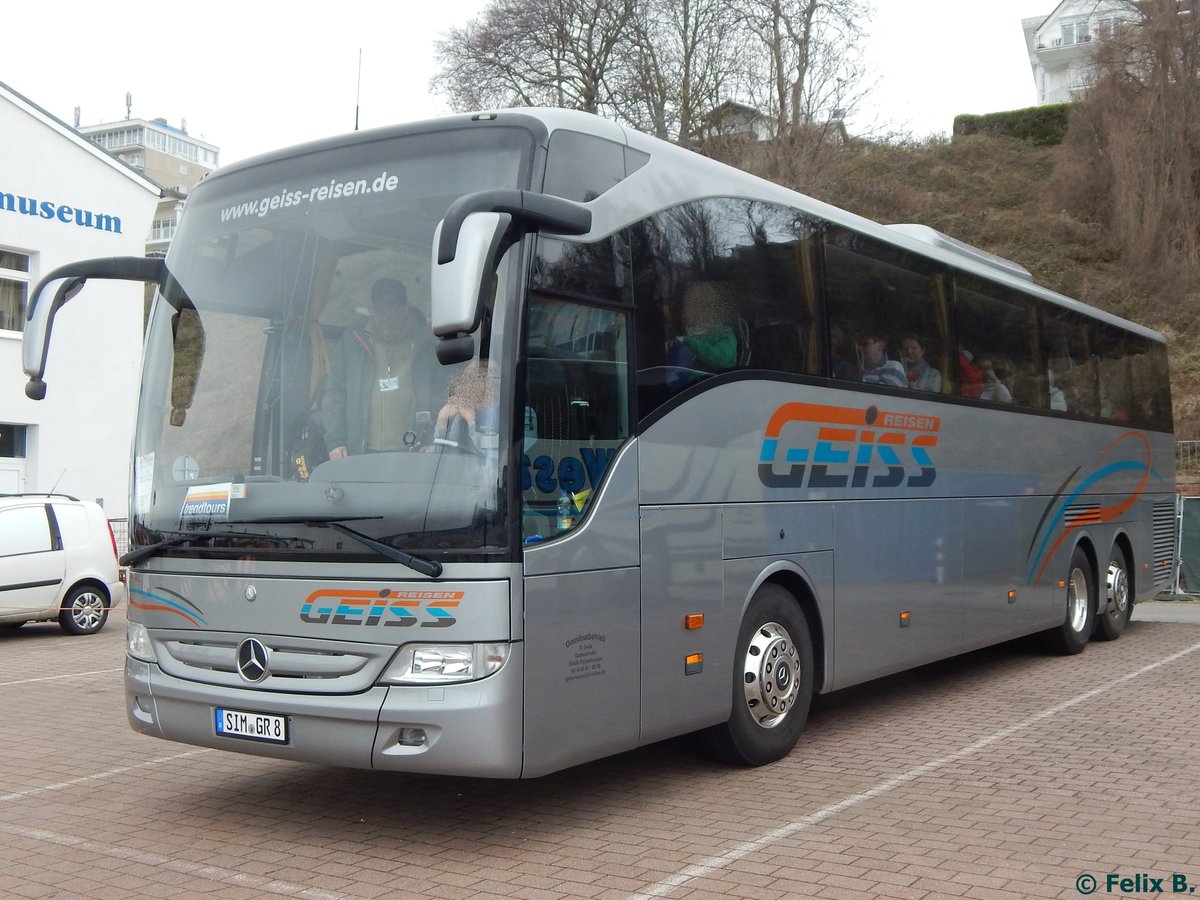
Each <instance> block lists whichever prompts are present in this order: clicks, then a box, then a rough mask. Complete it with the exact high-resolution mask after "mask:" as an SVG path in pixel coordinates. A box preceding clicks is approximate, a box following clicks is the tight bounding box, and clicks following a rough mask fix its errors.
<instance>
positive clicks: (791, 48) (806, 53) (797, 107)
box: [735, 0, 870, 136]
mask: <svg viewBox="0 0 1200 900" xmlns="http://www.w3.org/2000/svg"><path fill="white" fill-rule="evenodd" d="M735 8H736V10H737V13H738V16H739V19H740V21H741V23H742V26H743V27H744V28H745V29H746V30H747V31H748V33H750V34H751V35H753V36H754V38H755V40H756V42H757V43H758V45H759V47H760V48H761V51H760V52H761V57H760V58H761V59H762V61H763V65H764V69H765V71H764V73H763V76H762V77H761V78H760V79H759V80H758V83H759V84H760V85H763V86H766V87H767V93H766V95H765V97H763V98H762V99H764V100H765V101H766V106H767V108H768V109H769V111H770V113H771V115H772V118H773V119H774V122H775V129H776V133H777V134H778V135H780V136H783V135H785V134H788V133H789V132H793V131H795V130H797V129H798V128H801V127H803V126H807V125H810V124H812V123H814V122H825V121H829V120H830V119H831V118H833V117H834V116H833V113H834V110H836V109H843V110H845V109H846V108H847V105H848V102H849V99H850V98H851V96H852V95H853V93H854V91H855V89H856V85H857V83H858V81H859V80H860V79H861V76H862V67H861V64H860V62H859V59H858V54H857V47H858V46H859V43H860V41H861V39H862V36H863V33H864V29H865V25H866V21H867V19H868V16H869V9H870V8H869V6H868V4H867V2H866V0H735Z"/></svg>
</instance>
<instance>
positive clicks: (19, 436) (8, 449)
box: [0, 422, 28, 459]
mask: <svg viewBox="0 0 1200 900" xmlns="http://www.w3.org/2000/svg"><path fill="white" fill-rule="evenodd" d="M27 428H28V426H27V425H11V424H9V423H8V422H0V457H3V458H5V459H24V458H25V437H26V435H25V432H26V429H27Z"/></svg>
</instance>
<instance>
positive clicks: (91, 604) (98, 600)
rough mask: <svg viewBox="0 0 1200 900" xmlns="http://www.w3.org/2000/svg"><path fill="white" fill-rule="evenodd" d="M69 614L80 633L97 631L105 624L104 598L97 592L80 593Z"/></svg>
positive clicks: (73, 601)
mask: <svg viewBox="0 0 1200 900" xmlns="http://www.w3.org/2000/svg"><path fill="white" fill-rule="evenodd" d="M69 612H70V616H71V619H72V620H73V621H74V622H75V624H76V625H77V626H79V629H80V631H85V632H89V631H95V630H96V629H97V628H99V627H100V626H101V625H103V624H104V616H105V606H104V597H102V596H101V595H100V594H98V593H97V592H96V591H80V592H79V593H78V594H76V595H75V598H74V599H73V600H72V601H71V606H70V609H69Z"/></svg>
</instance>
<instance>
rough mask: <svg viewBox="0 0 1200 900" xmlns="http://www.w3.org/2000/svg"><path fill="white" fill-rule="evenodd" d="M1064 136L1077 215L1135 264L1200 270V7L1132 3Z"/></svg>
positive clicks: (1164, 0)
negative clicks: (1110, 236)
mask: <svg viewBox="0 0 1200 900" xmlns="http://www.w3.org/2000/svg"><path fill="white" fill-rule="evenodd" d="M1126 17H1127V19H1126V23H1125V25H1124V26H1122V27H1119V28H1117V29H1116V30H1115V31H1114V32H1113V33H1112V36H1111V37H1109V38H1107V39H1105V40H1101V41H1100V42H1099V45H1098V51H1097V54H1096V59H1095V68H1094V73H1093V86H1092V88H1091V89H1090V90H1089V91H1088V93H1087V95H1086V97H1085V98H1084V100H1083V102H1082V103H1080V104H1079V105H1078V106H1077V107H1076V108H1075V109H1074V110H1073V111H1072V117H1071V126H1070V130H1069V132H1068V144H1069V147H1070V149H1071V151H1072V162H1071V165H1072V167H1073V168H1074V169H1075V172H1076V174H1075V175H1074V176H1073V177H1072V176H1067V177H1066V178H1064V179H1063V180H1065V181H1066V182H1067V183H1069V184H1071V185H1072V186H1073V188H1074V196H1073V197H1072V198H1071V199H1072V200H1074V201H1075V205H1076V207H1077V208H1084V209H1086V210H1088V211H1090V212H1092V213H1093V214H1097V215H1103V216H1105V217H1107V218H1108V219H1109V220H1110V224H1111V226H1112V229H1113V231H1114V233H1115V234H1116V235H1117V237H1118V240H1119V241H1120V243H1121V245H1122V246H1123V247H1124V248H1125V252H1126V253H1127V254H1128V256H1129V258H1130V259H1131V261H1133V262H1134V263H1140V264H1141V265H1144V266H1160V265H1162V264H1163V263H1171V262H1173V263H1177V264H1182V265H1188V266H1193V267H1194V266H1196V265H1200V127H1198V126H1197V122H1200V2H1198V0H1137V2H1134V0H1129V2H1128V3H1127V4H1126Z"/></svg>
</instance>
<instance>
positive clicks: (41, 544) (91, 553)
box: [0, 494, 125, 634]
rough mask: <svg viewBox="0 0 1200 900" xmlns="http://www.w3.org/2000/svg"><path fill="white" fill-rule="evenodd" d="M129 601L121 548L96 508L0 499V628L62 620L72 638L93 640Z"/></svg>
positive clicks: (57, 500)
mask: <svg viewBox="0 0 1200 900" xmlns="http://www.w3.org/2000/svg"><path fill="white" fill-rule="evenodd" d="M124 597H125V585H124V584H123V583H122V581H121V576H120V567H119V566H118V565H117V542H116V539H115V538H114V536H113V532H112V528H111V527H110V526H109V524H108V519H106V518H105V516H104V511H103V510H102V509H101V508H100V507H99V506H98V505H97V504H95V503H90V502H88V501H86V500H77V499H75V498H74V497H68V496H66V495H63V494H20V495H0V628H19V627H20V626H21V625H24V624H25V623H26V622H38V621H47V620H54V619H57V620H58V624H59V625H61V626H62V628H63V630H64V631H66V632H67V633H68V634H94V633H95V632H97V631H99V630H100V629H101V628H103V627H104V623H105V621H106V620H107V619H108V611H109V610H110V609H112V608H113V607H114V606H115V605H117V604H118V603H120V602H121V600H122V599H123V598H124Z"/></svg>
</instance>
